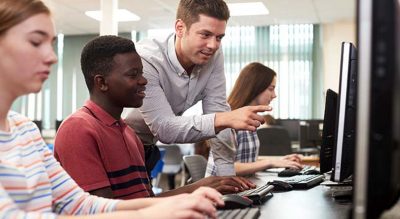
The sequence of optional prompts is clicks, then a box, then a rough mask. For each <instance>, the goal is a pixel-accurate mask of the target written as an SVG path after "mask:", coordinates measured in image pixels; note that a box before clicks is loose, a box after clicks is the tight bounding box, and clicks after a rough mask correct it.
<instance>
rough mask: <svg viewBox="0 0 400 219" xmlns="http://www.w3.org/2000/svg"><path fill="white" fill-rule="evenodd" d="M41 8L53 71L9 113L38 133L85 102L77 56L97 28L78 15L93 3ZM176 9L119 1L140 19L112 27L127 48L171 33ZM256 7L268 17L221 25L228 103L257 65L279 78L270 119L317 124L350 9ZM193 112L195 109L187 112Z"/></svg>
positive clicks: (351, 33) (300, 4)
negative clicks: (53, 39)
mask: <svg viewBox="0 0 400 219" xmlns="http://www.w3.org/2000/svg"><path fill="white" fill-rule="evenodd" d="M103 1H104V0H103ZM45 2H46V3H47V4H48V5H49V6H50V7H51V8H52V9H53V12H54V19H55V23H56V28H57V31H58V33H59V35H58V40H57V45H56V46H55V47H56V52H57V54H58V58H59V62H58V63H57V64H56V65H54V66H53V68H52V73H51V75H50V77H49V80H48V81H47V82H46V83H45V85H44V87H43V89H42V92H40V93H38V94H31V95H27V96H24V97H21V98H20V99H19V100H18V101H16V102H15V104H14V105H13V110H15V111H18V112H21V113H23V114H25V115H27V116H28V117H30V118H31V119H32V120H42V121H43V129H54V127H55V121H56V120H62V119H64V118H66V117H67V116H68V115H69V114H71V113H72V112H74V111H75V110H76V109H77V108H79V107H80V106H82V105H83V103H84V101H85V100H87V99H88V97H89V94H88V91H87V88H86V85H85V81H84V78H83V75H82V73H81V69H80V52H81V50H82V48H83V46H84V45H85V44H86V42H88V41H89V40H90V39H92V38H93V37H95V36H98V35H99V22H98V21H96V20H94V19H92V18H89V17H87V16H86V15H85V14H84V12H85V11H86V10H99V9H100V1H98V0H87V1H78V0H46V1H45ZM178 2H179V1H178V0H165V1H163V0H147V1H137V0H124V1H123V0H120V1H119V2H118V5H119V8H126V9H128V10H130V11H132V12H134V13H136V14H138V15H139V16H140V17H141V18H142V19H141V20H139V21H132V22H121V23H119V26H118V27H119V33H120V34H119V35H120V36H123V37H127V38H131V39H132V40H133V41H138V40H140V39H143V38H155V37H156V38H163V37H165V36H166V35H168V34H169V33H171V32H172V31H173V29H172V28H173V25H174V20H175V11H176V6H177V4H178ZM226 2H227V3H235V2H239V1H226ZM244 2H250V1H244ZM258 2H263V3H264V5H265V6H266V7H267V8H268V10H269V14H268V15H255V16H240V17H235V16H232V17H231V19H230V20H229V22H228V28H227V31H226V37H225V38H224V39H223V41H222V49H223V51H224V55H225V71H226V72H225V73H226V78H227V95H228V94H229V92H230V90H231V88H232V86H233V84H234V83H235V80H236V78H237V76H238V74H239V72H240V69H241V68H242V67H244V66H245V65H246V64H248V63H249V62H253V61H258V62H261V63H264V64H265V65H267V66H269V67H271V68H272V69H274V70H275V71H276V72H277V73H278V85H277V94H278V98H277V99H276V100H274V101H273V104H272V106H273V107H274V111H273V113H272V114H273V115H274V116H275V117H277V118H298V119H315V118H322V117H323V106H324V96H325V91H326V89H328V88H331V89H333V90H335V91H337V90H338V88H339V86H338V81H339V67H340V66H339V61H340V43H341V42H342V41H350V42H353V43H355V32H356V30H355V14H356V11H355V8H356V7H355V1H354V0H351V1H347V0H336V1H326V0H264V1H259V0H258ZM328 9H329V10H328ZM329 11H333V12H329ZM333 13H334V14H333ZM198 110H201V109H200V108H199V107H194V109H193V110H192V111H194V112H195V111H198Z"/></svg>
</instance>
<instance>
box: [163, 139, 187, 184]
mask: <svg viewBox="0 0 400 219" xmlns="http://www.w3.org/2000/svg"><path fill="white" fill-rule="evenodd" d="M157 146H158V148H160V149H164V150H165V155H164V158H163V161H164V166H163V169H162V173H163V174H167V175H168V187H169V189H170V190H171V189H175V176H176V174H178V173H180V172H181V171H182V169H183V168H182V166H183V162H182V156H183V155H182V152H181V149H180V148H179V146H178V145H172V144H171V145H157ZM182 178H184V177H182ZM182 184H184V179H182V182H181V185H182Z"/></svg>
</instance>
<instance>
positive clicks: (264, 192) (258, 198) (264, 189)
mask: <svg viewBox="0 0 400 219" xmlns="http://www.w3.org/2000/svg"><path fill="white" fill-rule="evenodd" d="M273 188H274V186H273V185H269V184H265V185H262V186H259V187H257V188H255V189H249V190H246V191H243V192H239V193H238V195H241V196H245V197H247V198H249V199H251V200H252V201H253V204H257V205H259V204H262V203H263V202H264V201H265V200H266V199H268V197H270V196H272V193H271V191H272V189H273Z"/></svg>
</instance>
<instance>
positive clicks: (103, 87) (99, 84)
mask: <svg viewBox="0 0 400 219" xmlns="http://www.w3.org/2000/svg"><path fill="white" fill-rule="evenodd" d="M94 86H95V87H96V88H97V89H99V90H100V91H107V90H108V85H107V80H106V79H105V78H104V76H103V75H95V76H94Z"/></svg>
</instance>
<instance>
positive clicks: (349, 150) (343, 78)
mask: <svg viewBox="0 0 400 219" xmlns="http://www.w3.org/2000/svg"><path fill="white" fill-rule="evenodd" d="M341 51H342V52H341V63H340V80H339V83H340V84H339V94H338V104H337V115H336V118H337V119H336V120H337V125H336V131H335V135H336V139H335V147H334V149H335V150H334V151H335V157H334V158H335V162H334V168H333V171H332V180H333V181H337V182H341V181H343V180H345V179H346V178H347V177H349V176H351V175H352V174H353V169H354V168H353V167H354V148H355V132H356V130H355V126H356V97H357V96H356V95H357V92H356V91H357V51H356V48H355V47H354V45H353V44H352V43H348V42H343V43H342V50H341Z"/></svg>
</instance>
